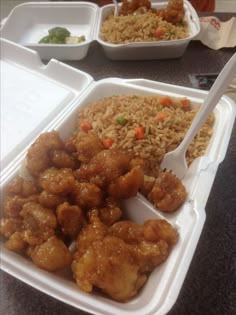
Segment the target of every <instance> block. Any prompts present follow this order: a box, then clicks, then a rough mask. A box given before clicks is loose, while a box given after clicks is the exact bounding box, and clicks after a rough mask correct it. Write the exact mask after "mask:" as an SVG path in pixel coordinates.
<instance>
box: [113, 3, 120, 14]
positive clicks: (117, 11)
mask: <svg viewBox="0 0 236 315" xmlns="http://www.w3.org/2000/svg"><path fill="white" fill-rule="evenodd" d="M112 1H113V3H114V6H115V10H114V16H117V15H118V13H119V4H118V2H117V0H112Z"/></svg>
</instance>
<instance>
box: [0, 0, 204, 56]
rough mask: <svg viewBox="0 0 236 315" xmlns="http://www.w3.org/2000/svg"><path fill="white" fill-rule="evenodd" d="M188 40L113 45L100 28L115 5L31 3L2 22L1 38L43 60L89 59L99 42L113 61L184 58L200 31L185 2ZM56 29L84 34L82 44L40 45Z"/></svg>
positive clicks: (156, 4)
mask: <svg viewBox="0 0 236 315" xmlns="http://www.w3.org/2000/svg"><path fill="white" fill-rule="evenodd" d="M167 3H168V2H167V1H163V2H160V1H159V2H155V1H154V2H152V7H154V8H156V9H161V8H164V7H166V5H167ZM184 9H185V19H186V21H187V22H188V25H189V32H190V35H189V37H187V38H185V39H179V40H171V41H157V42H139V43H134V42H133V43H128V44H119V45H114V44H110V43H107V42H105V41H103V40H102V38H101V36H100V29H101V25H102V22H103V21H104V20H105V18H106V17H107V16H108V15H110V14H112V12H113V10H114V5H113V4H111V5H106V6H104V7H102V8H99V7H98V6H97V5H96V4H94V3H89V2H29V3H24V4H21V5H18V6H16V7H15V8H14V9H13V10H12V12H11V13H10V15H9V16H8V18H7V19H6V20H5V22H4V23H3V25H2V27H1V30H0V37H3V38H6V39H8V40H10V41H13V42H16V43H18V44H20V45H23V46H26V47H28V48H31V49H34V50H36V51H37V52H38V53H39V55H40V57H41V59H45V60H49V59H51V58H56V59H58V60H80V59H83V58H85V57H86V55H87V53H88V50H89V47H90V44H91V42H92V41H94V40H96V41H98V42H99V43H100V45H101V46H102V48H103V50H104V53H105V55H106V56H107V57H108V58H109V59H113V60H135V59H139V60H142V59H143V60H146V59H168V58H177V57H181V56H182V55H183V54H184V51H185V49H186V48H187V46H188V44H189V42H190V41H191V40H192V39H193V38H194V37H195V36H197V34H198V33H199V31H200V23H199V18H198V16H197V13H196V11H195V10H194V8H193V7H192V5H191V4H190V3H189V2H188V1H184ZM55 26H61V27H65V28H67V29H68V30H69V31H70V32H71V35H73V36H81V35H85V38H86V41H85V42H82V43H79V44H66V45H61V44H56V45H55V44H53V45H52V44H38V42H39V40H40V39H41V38H42V37H44V36H46V35H48V30H49V29H50V28H52V27H55Z"/></svg>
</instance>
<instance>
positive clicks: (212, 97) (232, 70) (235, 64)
mask: <svg viewBox="0 0 236 315" xmlns="http://www.w3.org/2000/svg"><path fill="white" fill-rule="evenodd" d="M235 74H236V53H234V54H233V56H232V57H231V58H230V60H229V61H228V62H227V63H226V65H225V66H224V68H223V69H222V71H221V72H220V74H219V75H218V77H217V79H216V80H215V82H214V84H213V85H212V87H211V89H210V91H209V93H208V95H207V97H206V99H205V100H204V102H203V104H202V105H201V107H200V109H199V111H198V113H197V115H196V116H195V118H194V120H193V122H192V124H191V126H190V128H189V129H188V131H187V133H186V135H185V137H184V139H183V140H182V142H181V144H180V145H179V147H178V148H177V149H176V150H177V151H182V152H183V151H184V152H186V150H187V148H188V146H189V144H190V143H191V142H192V140H193V138H194V137H195V135H196V134H197V132H198V131H199V130H200V129H201V127H202V125H203V124H204V123H205V121H206V119H207V118H208V116H209V114H210V113H211V112H212V111H213V109H214V108H215V106H216V105H217V104H218V102H219V100H220V99H221V97H222V95H223V94H224V92H225V90H226V88H227V86H228V85H229V84H230V83H231V81H232V79H233V77H234V75H235Z"/></svg>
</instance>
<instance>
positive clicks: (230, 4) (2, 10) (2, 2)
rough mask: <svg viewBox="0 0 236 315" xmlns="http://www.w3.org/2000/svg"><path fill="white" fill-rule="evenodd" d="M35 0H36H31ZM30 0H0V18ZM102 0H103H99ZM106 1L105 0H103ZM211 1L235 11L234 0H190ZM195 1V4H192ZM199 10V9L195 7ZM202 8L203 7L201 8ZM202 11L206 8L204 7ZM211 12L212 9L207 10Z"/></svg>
mask: <svg viewBox="0 0 236 315" xmlns="http://www.w3.org/2000/svg"><path fill="white" fill-rule="evenodd" d="M32 1H35V2H37V0H32ZM32 1H27V0H25V1H22V0H0V20H2V19H3V18H5V17H7V16H8V14H9V13H10V12H11V10H12V9H13V8H14V7H15V6H16V5H19V4H21V3H24V2H32ZM45 1H46V0H40V2H45ZM85 1H86V0H85ZM99 1H100V0H97V1H96V0H93V1H91V2H97V3H99ZM101 1H103V0H101ZM105 1H107V0H105ZM110 2H112V0H111V1H110ZM208 2H209V3H210V2H213V3H214V7H215V9H214V11H215V12H235V13H236V1H235V0H191V3H192V4H193V5H195V6H197V7H200V6H201V7H202V6H203V5H204V6H205V8H206V3H208ZM194 3H195V4H194ZM196 10H197V11H199V12H200V10H198V9H196ZM202 10H203V9H202ZM204 12H206V10H205V9H204ZM209 12H212V11H209Z"/></svg>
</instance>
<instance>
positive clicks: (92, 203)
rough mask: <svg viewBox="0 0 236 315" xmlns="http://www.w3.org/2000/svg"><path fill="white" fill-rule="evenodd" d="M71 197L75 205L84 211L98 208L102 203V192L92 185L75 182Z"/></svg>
mask: <svg viewBox="0 0 236 315" xmlns="http://www.w3.org/2000/svg"><path fill="white" fill-rule="evenodd" d="M71 195H72V197H73V201H74V202H75V204H77V205H78V206H80V207H82V208H85V209H90V208H93V207H97V206H100V205H101V204H102V202H103V192H102V190H101V189H100V188H99V187H98V186H97V185H95V184H93V183H86V182H78V181H76V183H75V189H74V190H73V192H72V194H71Z"/></svg>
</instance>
